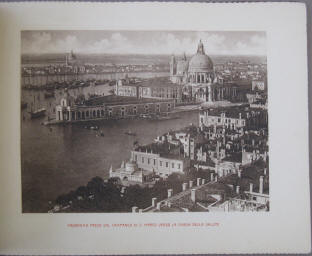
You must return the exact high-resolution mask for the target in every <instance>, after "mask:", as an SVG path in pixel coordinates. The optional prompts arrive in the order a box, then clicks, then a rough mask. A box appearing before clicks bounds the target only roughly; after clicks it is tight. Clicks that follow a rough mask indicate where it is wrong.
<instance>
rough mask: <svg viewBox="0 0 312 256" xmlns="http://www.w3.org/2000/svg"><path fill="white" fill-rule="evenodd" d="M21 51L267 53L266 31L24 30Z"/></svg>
mask: <svg viewBox="0 0 312 256" xmlns="http://www.w3.org/2000/svg"><path fill="white" fill-rule="evenodd" d="M21 36H22V53H27V54H29V53H30V54H32V53H37V54H41V53H64V52H69V51H70V50H73V51H74V52H77V53H108V54H110V53H112V54H181V53H183V52H185V53H186V54H194V53H195V52H196V49H197V44H198V41H199V39H201V40H202V41H203V43H204V46H205V51H206V53H207V54H211V55H266V34H265V32H241V31H240V32H224V31H223V32H193V31H186V32H184V31H183V32H182V31H77V30H75V31H68V30H66V31H52V30H49V31H23V32H22V35H21Z"/></svg>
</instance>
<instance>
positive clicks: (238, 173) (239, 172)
mask: <svg viewBox="0 0 312 256" xmlns="http://www.w3.org/2000/svg"><path fill="white" fill-rule="evenodd" d="M237 176H238V178H241V177H242V170H237Z"/></svg>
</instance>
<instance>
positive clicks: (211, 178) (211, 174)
mask: <svg viewBox="0 0 312 256" xmlns="http://www.w3.org/2000/svg"><path fill="white" fill-rule="evenodd" d="M210 181H213V173H210Z"/></svg>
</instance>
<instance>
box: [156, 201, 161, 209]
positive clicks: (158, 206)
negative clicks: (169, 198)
mask: <svg viewBox="0 0 312 256" xmlns="http://www.w3.org/2000/svg"><path fill="white" fill-rule="evenodd" d="M160 206H161V205H160V202H158V203H157V205H156V209H157V210H160Z"/></svg>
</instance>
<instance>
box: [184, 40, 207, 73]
mask: <svg viewBox="0 0 312 256" xmlns="http://www.w3.org/2000/svg"><path fill="white" fill-rule="evenodd" d="M188 71H189V72H209V71H213V62H212V60H211V59H210V58H209V56H208V55H206V54H205V50H204V45H203V43H202V42H201V41H200V42H199V44H198V49H197V53H196V54H195V55H194V56H193V57H192V58H191V60H190V62H189V67H188Z"/></svg>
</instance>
